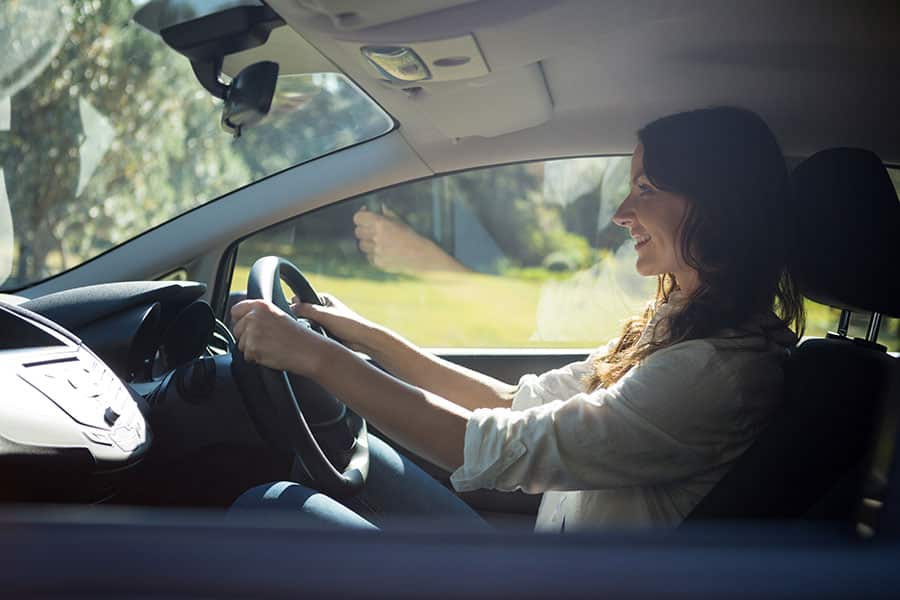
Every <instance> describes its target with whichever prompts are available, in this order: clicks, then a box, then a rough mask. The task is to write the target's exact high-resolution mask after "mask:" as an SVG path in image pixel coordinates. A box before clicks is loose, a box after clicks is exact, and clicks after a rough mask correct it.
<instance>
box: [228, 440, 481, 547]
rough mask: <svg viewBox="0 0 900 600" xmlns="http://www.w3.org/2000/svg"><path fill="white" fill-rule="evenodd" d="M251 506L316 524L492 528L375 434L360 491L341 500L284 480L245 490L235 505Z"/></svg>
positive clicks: (361, 527) (467, 506)
mask: <svg viewBox="0 0 900 600" xmlns="http://www.w3.org/2000/svg"><path fill="white" fill-rule="evenodd" d="M245 509H253V510H259V509H270V510H273V509H274V510H288V511H294V512H295V513H296V514H297V517H298V518H301V519H307V520H309V521H310V524H312V525H316V526H322V525H326V526H327V525H332V526H336V527H340V528H353V529H401V528H410V527H412V526H417V527H418V526H421V525H424V526H426V527H428V528H433V527H436V526H437V527H440V528H442V529H446V528H448V527H452V528H453V529H454V530H459V529H464V530H468V531H490V530H492V528H491V526H490V525H488V523H487V522H486V521H484V519H482V518H481V517H480V516H479V515H478V513H476V512H475V511H474V510H473V509H472V508H471V507H469V505H468V504H466V503H465V502H463V501H462V500H460V499H459V498H458V497H457V496H456V495H455V494H454V493H453V492H451V491H450V490H448V489H447V488H446V487H444V486H443V485H441V484H440V483H438V482H437V481H435V480H434V479H433V478H432V477H431V476H429V475H428V474H427V473H425V472H424V471H423V470H422V469H420V468H419V467H418V466H416V465H415V464H414V463H412V462H411V461H410V460H408V459H407V458H405V457H403V456H401V455H400V454H399V453H397V451H396V450H394V449H393V448H391V447H390V446H389V445H387V444H386V443H385V442H384V441H382V440H380V439H378V438H377V437H375V436H373V435H369V476H368V478H367V479H366V485H365V487H364V488H363V490H362V491H361V492H360V493H358V494H357V495H356V496H353V497H352V498H347V499H344V500H342V501H341V502H338V501H337V500H334V499H332V498H330V497H328V496H326V495H325V494H322V493H319V492H317V491H315V490H312V489H310V488H308V487H305V486H302V485H300V484H298V483H293V482H290V481H280V482H277V483H267V484H264V485H259V486H256V487H254V488H251V489H249V490H247V491H246V492H244V493H243V494H241V496H240V497H239V498H238V499H237V500H235V502H234V504H233V505H232V507H231V510H232V511H238V510H245Z"/></svg>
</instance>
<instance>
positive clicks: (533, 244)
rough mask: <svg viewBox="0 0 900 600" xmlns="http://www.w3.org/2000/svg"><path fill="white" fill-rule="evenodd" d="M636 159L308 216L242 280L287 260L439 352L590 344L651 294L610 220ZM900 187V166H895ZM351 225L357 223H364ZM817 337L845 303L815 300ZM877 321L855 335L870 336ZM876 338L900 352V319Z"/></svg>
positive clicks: (263, 240)
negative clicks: (269, 259) (262, 266)
mask: <svg viewBox="0 0 900 600" xmlns="http://www.w3.org/2000/svg"><path fill="white" fill-rule="evenodd" d="M629 165H630V159H629V158H628V157H608V158H581V159H569V160H559V161H548V162H538V163H528V164H518V165H508V166H502V167H495V168H490V169H481V170H475V171H468V172H463V173H457V174H454V175H449V176H445V177H438V178H434V179H429V180H424V181H419V182H414V183H410V184H406V185H401V186H397V187H394V188H391V189H388V190H382V191H379V192H376V193H373V194H368V195H366V196H362V197H360V198H356V199H353V200H349V201H346V202H343V203H340V204H337V205H333V206H330V207H326V208H323V209H320V210H318V211H316V212H313V213H309V214H306V215H302V216H300V217H298V218H296V219H294V220H291V221H288V222H286V223H283V224H281V225H278V226H275V227H272V228H270V229H268V230H266V231H263V232H260V233H258V234H256V235H254V236H253V237H251V238H249V239H247V240H246V241H244V242H243V243H241V245H240V247H239V250H238V258H237V267H236V268H235V272H234V277H233V279H232V289H233V290H234V291H239V290H243V289H245V288H246V280H247V272H248V271H249V268H250V266H251V265H252V264H253V261H254V260H255V259H257V258H259V257H260V256H264V255H267V254H277V255H282V256H285V257H289V258H290V259H291V260H292V261H293V262H294V263H295V264H297V265H298V266H299V267H300V268H301V269H302V270H303V271H305V272H306V273H307V275H308V276H309V277H310V280H311V281H312V282H313V285H314V286H316V288H317V289H319V290H321V291H328V292H331V293H334V294H335V295H337V296H338V297H339V298H341V299H342V300H344V301H345V302H346V303H347V304H349V305H350V306H351V307H353V308H354V309H356V310H357V311H359V312H360V313H362V314H363V315H365V316H367V317H369V318H371V319H374V320H376V321H378V322H380V323H383V324H385V325H387V326H388V327H390V328H392V329H394V330H396V331H399V332H400V333H402V334H403V335H405V336H407V337H409V338H410V339H411V340H413V341H414V342H416V343H418V344H421V345H425V346H432V347H461V348H472V347H481V348H494V347H547V348H549V347H560V348H566V347H569V348H591V347H594V346H596V345H598V344H599V343H602V342H604V341H605V340H607V339H610V338H612V337H614V336H615V335H617V334H618V333H619V331H620V329H621V327H622V323H623V321H624V320H625V319H627V318H628V317H630V316H632V315H634V314H636V313H637V312H639V311H640V310H641V308H642V307H643V306H644V305H645V303H646V302H647V301H648V300H649V299H650V298H651V297H652V296H653V294H654V291H655V279H654V278H645V277H641V276H639V275H637V274H636V273H635V270H634V263H635V258H636V257H635V253H634V248H633V244H631V243H630V241H629V239H628V236H627V232H626V231H625V230H624V229H622V228H620V227H617V226H615V225H613V224H611V222H610V219H611V217H612V214H613V212H614V211H615V209H616V208H617V207H618V204H619V202H621V200H622V199H623V198H624V197H625V195H626V194H627V188H628V176H629ZM889 172H890V174H891V178H892V180H893V181H894V183H895V186H898V187H900V170H897V169H889ZM354 220H356V221H359V222H360V225H359V226H356V225H355V224H354ZM806 310H807V327H806V335H807V336H816V337H821V336H824V335H825V334H826V333H827V332H828V331H829V330H832V331H833V330H835V329H836V328H837V321H838V316H839V315H840V311H839V310H837V309H833V308H830V307H827V306H823V305H820V304H816V303H815V302H811V301H806ZM868 321H869V315H866V314H856V315H854V316H853V320H852V323H851V329H850V335H852V336H856V337H865V333H866V328H867V326H868ZM879 342H880V343H883V344H885V345H887V346H888V349H889V350H891V351H900V319H883V321H882V326H881V329H880V336H879Z"/></svg>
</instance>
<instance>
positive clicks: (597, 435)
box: [451, 340, 734, 493]
mask: <svg viewBox="0 0 900 600" xmlns="http://www.w3.org/2000/svg"><path fill="white" fill-rule="evenodd" d="M714 354H715V349H714V348H713V347H712V346H711V345H709V344H706V343H705V342H703V341H701V340H695V341H690V342H684V343H681V344H677V345H675V346H671V347H669V348H666V349H664V350H660V351H658V352H656V353H654V354H653V355H651V356H650V357H649V358H648V359H647V360H646V361H645V362H644V363H643V364H642V365H640V366H638V367H635V368H634V369H632V370H631V371H630V372H629V373H628V374H627V375H626V376H624V377H623V378H622V379H621V380H620V381H619V382H618V383H616V384H615V385H614V386H612V387H611V388H609V389H602V388H601V389H598V390H595V391H594V392H592V393H590V394H588V393H585V392H581V393H577V394H575V395H573V396H571V397H568V398H562V399H555V400H550V401H546V400H547V398H546V397H544V398H542V399H543V400H544V402H542V403H541V404H539V405H537V406H532V407H530V408H527V409H525V410H518V409H516V408H515V404H514V405H513V406H514V408H513V409H505V408H498V409H479V410H476V411H474V412H473V413H472V416H471V418H470V419H469V422H468V425H467V428H466V435H465V450H464V463H463V465H462V466H461V467H460V468H459V469H457V470H456V471H455V472H454V473H453V474H452V476H451V482H452V484H453V486H454V487H455V488H456V489H457V490H459V491H467V490H472V489H478V488H492V489H499V490H505V491H513V490H517V489H521V490H523V491H525V492H527V493H541V492H545V491H548V490H590V489H606V488H613V487H624V486H634V485H654V484H661V483H666V482H671V481H673V480H678V479H681V478H684V477H687V476H690V475H693V474H696V473H697V472H699V471H700V470H703V469H706V468H711V467H712V466H715V463H716V462H717V460H718V459H717V453H718V452H719V451H720V450H721V448H720V447H718V444H719V442H720V441H721V439H722V435H723V433H724V432H723V431H722V430H723V428H727V422H728V419H729V416H728V415H727V414H726V413H727V410H728V409H727V406H728V405H729V404H730V402H728V398H729V395H730V394H734V389H733V386H732V385H731V382H730V381H729V379H728V377H727V376H726V375H725V373H724V372H723V370H722V369H720V368H718V366H717V364H718V363H717V362H716V361H712V360H711V358H712V357H713V356H714ZM720 399H725V400H726V402H725V403H722V402H719V400H720Z"/></svg>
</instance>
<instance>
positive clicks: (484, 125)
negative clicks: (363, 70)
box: [385, 63, 553, 138]
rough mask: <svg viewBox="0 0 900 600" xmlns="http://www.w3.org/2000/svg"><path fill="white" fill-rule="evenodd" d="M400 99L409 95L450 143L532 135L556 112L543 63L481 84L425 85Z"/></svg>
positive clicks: (499, 74) (481, 79)
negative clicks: (513, 134)
mask: <svg viewBox="0 0 900 600" xmlns="http://www.w3.org/2000/svg"><path fill="white" fill-rule="evenodd" d="M385 85H387V84H385ZM391 87H393V86H391ZM399 93H405V94H407V95H408V96H409V101H410V102H415V103H416V106H417V108H418V109H419V110H421V111H422V112H423V113H425V114H426V116H427V117H428V119H429V120H430V122H431V123H433V124H434V125H435V126H436V127H437V128H438V129H439V130H440V131H441V132H443V133H444V134H446V135H447V136H448V137H451V138H463V137H469V136H474V135H478V136H482V137H496V136H498V135H503V134H505V133H510V132H513V131H518V130H520V129H528V128H530V127H535V126H537V125H540V124H541V123H544V122H546V121H547V120H549V119H550V115H551V113H552V110H553V104H552V102H551V100H550V94H549V92H548V91H547V85H546V83H545V81H544V76H543V72H542V71H541V67H540V64H539V63H533V64H530V65H526V66H524V67H519V68H516V69H508V70H504V71H502V72H496V73H491V74H489V75H486V76H485V77H479V78H477V79H470V80H464V81H454V82H447V83H430V84H429V83H427V82H423V83H421V84H416V85H414V86H412V87H408V88H405V91H399ZM513 108H514V109H513Z"/></svg>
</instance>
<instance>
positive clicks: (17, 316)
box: [0, 305, 151, 500]
mask: <svg viewBox="0 0 900 600" xmlns="http://www.w3.org/2000/svg"><path fill="white" fill-rule="evenodd" d="M0 332H2V334H0V389H2V390H3V393H2V401H0V472H2V474H3V478H4V479H5V481H6V484H5V485H4V486H3V488H2V490H0V495H2V497H3V498H4V499H7V500H34V499H38V500H51V499H56V496H58V494H57V492H58V490H59V489H60V487H62V486H68V487H69V488H70V489H72V490H76V489H77V490H78V492H77V494H78V495H79V496H83V497H84V498H85V499H93V500H99V499H102V497H103V495H104V493H108V492H109V491H110V490H111V489H112V488H111V487H110V479H111V478H110V477H108V476H107V477H104V475H109V474H111V473H115V472H119V471H121V470H122V469H124V468H127V467H128V466H130V465H132V464H135V463H136V462H138V461H139V460H140V459H141V457H142V456H143V455H144V453H145V452H146V451H147V449H148V448H149V447H150V442H151V433H150V430H149V428H148V425H147V420H146V418H145V412H146V405H145V403H144V400H143V398H142V397H141V396H140V395H138V394H136V393H134V391H133V390H132V389H130V388H129V387H128V386H127V385H125V384H124V383H123V381H122V380H121V379H120V377H119V376H117V375H116V374H115V373H114V372H113V371H112V369H110V367H109V366H108V365H106V363H104V361H103V360H101V359H100V358H99V357H98V356H97V355H96V354H94V353H93V352H92V351H91V350H90V349H89V348H88V347H87V346H86V345H85V344H84V343H83V342H82V341H81V340H80V339H79V338H77V337H76V336H74V335H72V334H71V333H69V332H68V331H66V330H65V329H64V328H62V327H60V326H58V325H57V324H55V323H53V322H52V321H50V320H48V319H46V318H43V317H41V316H40V315H39V314H37V313H34V312H32V311H30V310H28V309H25V308H22V307H16V306H10V305H0ZM76 484H83V485H76Z"/></svg>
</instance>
